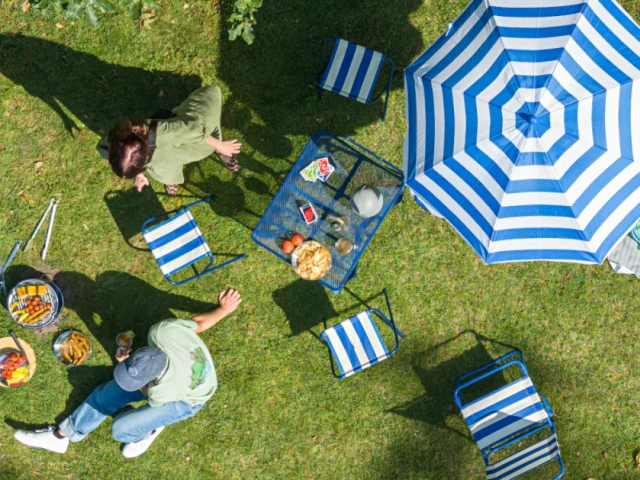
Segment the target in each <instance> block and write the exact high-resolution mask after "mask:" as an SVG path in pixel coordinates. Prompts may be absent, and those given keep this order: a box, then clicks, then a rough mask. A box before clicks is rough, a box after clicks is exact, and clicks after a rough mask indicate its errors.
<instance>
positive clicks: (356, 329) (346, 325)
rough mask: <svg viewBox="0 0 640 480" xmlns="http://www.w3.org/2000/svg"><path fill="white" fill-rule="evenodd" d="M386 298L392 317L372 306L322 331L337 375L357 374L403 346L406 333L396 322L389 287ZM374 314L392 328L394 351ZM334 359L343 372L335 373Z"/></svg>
mask: <svg viewBox="0 0 640 480" xmlns="http://www.w3.org/2000/svg"><path fill="white" fill-rule="evenodd" d="M384 297H385V299H386V301H387V308H388V310H389V318H387V317H386V316H385V315H384V314H383V313H382V312H381V311H380V310H378V309H377V308H371V309H369V310H365V311H363V312H360V313H358V314H357V315H355V316H353V317H351V318H349V319H348V320H345V321H344V322H342V323H339V324H338V325H335V326H333V327H331V328H326V329H325V330H324V331H323V332H322V333H321V334H320V340H321V341H323V342H324V343H325V344H326V345H327V348H328V349H329V361H330V363H331V371H332V372H333V375H334V376H335V377H336V378H346V377H349V376H351V375H353V374H355V373H358V372H359V371H361V370H364V369H365V368H368V367H370V366H371V365H374V364H376V363H378V362H381V361H382V360H385V359H387V358H389V357H391V356H392V355H394V354H395V353H396V352H397V351H398V349H399V348H400V340H399V338H398V337H400V338H404V333H402V332H401V331H400V330H398V328H397V327H396V325H395V322H394V320H393V312H392V311H391V304H390V303H389V296H388V295H387V290H386V289H385V290H384ZM372 313H373V314H375V315H377V316H379V317H380V318H381V319H382V320H383V321H384V322H385V323H386V324H387V325H389V327H391V329H392V330H393V334H394V338H395V341H396V346H395V347H394V349H393V350H391V351H390V350H389V349H388V348H387V346H386V345H385V343H384V340H383V338H382V335H380V331H379V330H378V327H377V326H376V323H375V322H374V320H373V317H372V316H371V314H372ZM334 360H335V363H336V364H337V365H338V370H339V371H340V375H338V374H336V370H335V367H334Z"/></svg>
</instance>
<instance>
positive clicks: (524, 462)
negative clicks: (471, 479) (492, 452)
mask: <svg viewBox="0 0 640 480" xmlns="http://www.w3.org/2000/svg"><path fill="white" fill-rule="evenodd" d="M559 458H560V447H559V446H558V439H557V437H556V435H555V433H554V434H552V435H550V436H549V437H547V438H545V439H544V440H542V441H540V442H538V443H536V444H534V445H532V446H531V447H529V448H527V449H525V450H522V451H520V452H517V453H515V454H513V455H510V456H509V457H507V458H505V459H503V460H501V461H499V462H497V463H496V464H494V465H488V466H487V479H488V480H510V479H512V478H516V477H519V476H520V475H524V474H525V473H527V472H530V471H532V470H535V469H536V468H538V467H540V466H542V465H544V464H545V463H548V462H551V461H553V460H556V459H559Z"/></svg>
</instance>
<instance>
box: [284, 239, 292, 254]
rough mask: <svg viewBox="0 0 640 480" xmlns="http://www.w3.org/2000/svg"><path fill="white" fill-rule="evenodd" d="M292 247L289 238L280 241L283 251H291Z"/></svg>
mask: <svg viewBox="0 0 640 480" xmlns="http://www.w3.org/2000/svg"><path fill="white" fill-rule="evenodd" d="M293 249H294V246H293V243H291V242H290V241H289V240H285V241H284V242H282V250H283V251H284V253H291V252H293Z"/></svg>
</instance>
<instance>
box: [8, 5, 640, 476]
mask: <svg viewBox="0 0 640 480" xmlns="http://www.w3.org/2000/svg"><path fill="white" fill-rule="evenodd" d="M214 3H215V2H214ZM464 4H465V2H464V1H462V0H460V1H450V0H427V1H422V0H395V1H392V2H389V1H382V0H369V1H368V2H365V1H355V0H354V1H350V2H345V1H340V0H324V1H322V2H314V1H310V0H279V1H272V0H268V1H266V2H265V6H264V7H263V8H262V9H261V11H260V13H259V17H258V20H259V22H260V23H259V24H258V26H257V31H256V42H255V44H254V45H252V46H247V45H245V44H244V43H243V42H242V41H236V42H234V43H229V42H228V41H227V38H226V31H225V30H226V26H225V22H224V19H223V18H221V16H220V13H219V12H217V11H216V10H215V9H214V5H213V3H212V2H201V1H196V2H193V3H191V2H189V5H186V4H184V2H183V1H180V2H178V1H175V0H172V1H169V0H165V1H164V2H163V9H162V11H161V12H159V18H158V20H157V21H156V22H155V23H154V24H153V25H152V28H151V29H150V30H145V29H142V30H138V29H137V28H136V26H135V24H134V23H133V22H131V21H130V20H129V19H128V17H127V16H126V14H125V13H124V12H120V13H118V14H117V15H114V16H112V17H111V18H104V19H103V21H102V23H101V25H100V27H99V28H98V29H93V28H91V27H87V26H85V25H83V24H77V23H76V24H72V23H71V22H68V21H65V20H62V19H44V18H42V17H41V16H40V15H39V14H37V13H34V12H30V13H28V14H26V15H25V14H23V13H22V10H21V8H20V6H21V2H18V1H15V0H14V1H8V2H4V3H3V4H2V8H1V9H0V172H2V174H1V175H0V255H1V256H2V257H3V258H4V257H6V255H7V253H8V252H9V250H10V248H11V247H12V246H13V243H14V242H15V241H16V240H18V239H23V240H26V239H27V238H28V236H29V234H30V232H31V230H32V228H33V226H34V225H35V223H36V221H37V219H38V218H39V215H40V213H41V211H42V210H43V209H44V206H45V205H46V203H47V202H48V200H49V198H50V197H51V196H53V195H55V196H58V197H59V198H60V199H61V202H60V207H59V209H58V217H57V222H56V228H55V232H54V236H53V240H52V247H51V249H50V252H49V256H48V257H47V264H46V265H45V264H43V263H42V262H41V261H40V259H39V256H38V252H39V241H37V242H36V247H37V248H33V249H32V250H31V251H30V252H28V253H27V254H22V253H21V254H20V255H19V256H18V257H17V259H16V261H15V263H14V267H12V268H11V269H10V272H9V281H10V282H15V281H18V280H20V279H22V278H29V277H32V276H34V275H37V276H40V275H41V274H42V273H40V272H44V273H46V274H48V275H50V276H52V277H53V278H54V281H55V282H56V283H57V284H59V285H60V287H62V288H63V291H64V293H65V295H66V301H67V307H68V308H67V310H66V312H67V314H68V315H67V317H66V319H65V320H64V322H63V324H62V326H61V328H62V329H67V328H77V329H80V330H82V331H83V332H86V333H87V334H88V335H89V336H90V337H91V339H92V343H93V346H94V353H93V355H92V357H91V358H90V360H89V362H88V363H87V364H86V365H85V366H83V367H79V368H77V369H71V370H68V369H67V368H65V367H64V366H63V365H61V364H60V363H58V362H57V360H55V358H54V356H53V354H52V352H51V346H50V345H51V342H52V339H53V333H49V334H45V335H33V334H31V333H30V332H28V331H26V330H23V329H20V328H19V327H17V326H15V325H13V324H12V322H11V320H10V318H9V316H8V315H7V314H6V313H2V314H0V336H6V335H7V334H8V331H9V330H11V329H14V330H15V331H16V332H17V333H18V334H19V336H20V337H22V338H23V339H25V340H27V341H28V342H29V343H30V344H31V345H32V346H33V347H34V349H35V350H36V353H37V357H38V366H37V371H36V374H35V376H34V378H33V379H32V380H31V382H30V383H29V384H28V385H27V386H25V387H24V388H21V389H18V390H15V391H7V390H1V391H0V405H1V407H0V414H1V416H2V420H3V421H2V422H0V478H67V479H77V478H108V479H115V478H194V479H195V478H203V479H204V478H216V479H217V478H220V479H225V480H226V479H233V478H243V479H246V478H260V479H283V478H287V479H288V478H293V479H298V478H323V479H324V478H331V479H333V478H349V479H351V478H358V479H359V478H363V479H370V478H380V479H386V478H389V479H395V478H428V479H444V480H456V479H460V480H462V479H465V480H466V479H475V478H478V479H480V478H484V473H483V472H484V468H483V462H482V458H481V456H480V453H479V452H478V450H477V448H476V447H475V444H474V443H473V442H471V441H470V440H469V435H468V432H467V430H466V428H465V426H464V424H463V422H462V420H461V418H460V416H459V414H458V412H457V410H456V409H455V408H454V404H453V384H454V381H455V378H456V377H457V376H458V375H460V374H461V373H464V372H465V371H467V370H470V369H472V368H474V367H477V366H479V365H481V364H482V363H483V362H485V361H487V360H488V359H489V358H491V357H495V356H497V355H500V354H502V353H505V352H506V351H508V349H509V347H510V346H516V347H518V348H521V349H522V350H523V351H524V353H525V357H526V359H527V363H528V365H529V368H530V373H531V376H532V377H533V380H534V382H535V383H536V385H537V387H538V389H539V390H540V391H541V392H542V393H544V394H545V395H546V396H547V397H548V399H549V401H550V403H551V405H552V407H553V408H554V410H555V411H556V416H557V429H558V436H559V439H560V443H561V449H562V454H563V458H564V460H565V463H566V467H567V475H566V478H569V479H586V478H588V477H594V478H596V479H598V480H603V479H629V478H640V474H638V471H637V468H636V465H635V461H634V455H635V454H636V453H637V451H638V448H640V438H638V431H639V430H640V419H639V417H638V412H639V407H640V377H639V376H637V372H636V369H635V368H634V366H635V365H634V364H635V362H636V361H637V359H638V358H639V355H638V354H639V352H638V348H637V341H638V338H639V336H640V326H638V323H637V318H638V314H637V312H638V311H639V307H640V302H639V301H638V299H637V298H636V294H637V292H638V288H639V284H638V281H637V280H636V279H635V277H628V276H622V275H615V274H614V273H613V272H612V271H611V269H610V268H609V267H608V266H607V265H603V266H579V265H571V264H547V263H530V264H508V265H497V266H485V265H483V264H482V262H481V261H480V260H479V259H478V258H477V256H476V254H475V253H474V252H473V251H472V250H471V249H470V248H469V247H468V246H467V245H466V244H465V243H464V242H463V241H462V240H461V239H460V238H459V237H458V236H457V235H456V233H455V232H454V231H453V230H452V228H451V227H450V226H449V225H448V224H447V223H445V222H444V221H443V220H440V219H437V218H433V217H430V216H429V215H427V214H426V213H425V212H424V211H422V210H421V209H420V208H419V207H418V206H417V205H416V204H415V203H414V202H413V201H412V200H411V199H410V198H409V195H407V196H406V197H405V200H404V202H403V203H402V204H400V205H399V206H398V207H396V208H395V209H394V210H393V211H392V212H391V214H390V215H389V217H388V218H387V221H386V222H385V224H384V225H383V226H382V228H381V229H380V231H379V233H378V234H377V236H376V237H375V239H374V240H373V242H372V243H371V245H370V247H369V249H368V251H367V252H366V254H365V255H364V257H363V258H362V261H361V263H360V268H359V273H358V277H357V278H356V279H355V280H354V281H353V282H351V283H350V284H349V286H348V290H349V291H347V290H345V291H344V292H343V293H342V294H340V295H337V296H333V295H332V294H331V293H329V292H328V291H327V290H324V289H323V288H322V287H320V286H319V285H317V284H315V283H306V282H304V281H302V280H298V279H297V277H296V276H295V275H294V274H293V273H292V272H291V269H290V268H289V267H288V266H287V265H286V264H284V263H283V262H281V261H280V260H278V259H276V258H275V257H274V256H273V255H271V254H269V253H267V252H265V251H264V250H261V249H260V248H258V247H257V246H256V245H255V244H254V243H253V242H252V241H251V239H250V234H251V229H252V228H253V226H255V224H256V223H257V221H258V219H259V218H260V216H261V214H262V212H263V211H264V210H265V209H266V207H267V205H268V204H269V202H270V200H271V198H272V197H273V195H274V194H275V192H276V191H277V189H278V187H279V185H280V183H281V181H282V180H283V178H284V176H285V175H286V173H287V172H288V170H289V169H290V166H291V164H292V163H293V162H294V161H295V159H296V158H297V154H298V153H299V152H300V151H301V149H302V147H303V146H304V144H305V143H306V141H307V139H308V138H309V136H310V135H311V134H312V133H313V132H314V130H316V129H318V128H323V129H326V130H328V131H330V132H333V133H335V134H338V135H349V136H351V137H353V138H354V139H356V140H357V141H359V142H361V143H362V144H364V145H365V146H367V147H369V148H371V149H373V150H375V151H376V152H377V153H379V154H380V155H382V156H384V157H385V158H387V159H389V160H390V161H391V162H393V163H394V164H396V165H399V166H400V165H401V164H402V140H403V137H404V133H405V117H404V112H405V99H404V93H403V81H402V77H401V76H398V78H396V80H395V81H394V89H393V92H392V94H391V100H390V105H389V113H388V121H387V122H386V123H382V122H380V121H379V120H378V114H379V109H378V108H377V107H375V106H373V107H372V106H366V105H361V104H358V103H356V102H353V101H349V100H347V99H344V98H342V97H339V96H337V95H325V99H324V100H323V101H322V102H318V101H317V100H316V95H315V91H314V90H313V88H312V86H311V85H310V84H311V82H312V79H313V77H314V75H315V74H316V73H317V70H318V69H319V67H320V65H319V64H320V50H321V40H322V38H323V37H324V36H327V35H338V36H342V37H344V38H347V39H349V40H352V41H355V42H357V43H360V44H364V45H367V46H369V47H371V48H374V49H377V50H380V51H383V52H385V53H387V54H388V55H389V56H390V57H391V58H392V59H393V60H394V61H395V63H396V65H397V66H399V67H405V66H407V65H408V64H409V63H410V62H411V61H412V59H414V58H415V57H416V56H417V55H418V54H419V53H420V52H421V51H423V50H424V49H425V48H426V46H427V45H429V44H430V43H431V42H432V41H433V40H434V39H435V38H436V37H437V36H438V35H439V34H440V33H441V32H443V31H444V30H445V29H446V24H447V23H448V22H450V21H451V20H452V19H453V18H455V16H456V15H457V14H458V13H459V12H460V11H461V9H462V8H463V7H464ZM625 4H626V6H627V8H628V9H629V11H630V12H631V13H632V14H633V15H634V16H635V17H636V18H640V2H637V1H636V2H632V1H627V2H625ZM57 22H60V23H61V24H63V25H64V28H58V27H56V25H55V24H56V23H57ZM201 84H218V85H220V86H221V88H222V89H223V92H224V97H225V106H224V109H223V131H224V133H225V135H226V136H227V137H237V138H239V139H240V140H241V142H242V143H243V155H242V156H241V158H240V161H241V165H242V167H243V169H242V170H241V172H240V173H239V174H238V175H235V176H234V175H232V174H231V173H229V172H227V171H226V170H224V169H223V168H222V167H221V166H220V165H219V164H218V163H217V162H214V161H211V160H205V161H203V162H201V163H200V164H199V165H197V166H196V167H194V168H190V169H189V170H188V185H187V188H188V189H189V191H186V190H183V191H182V193H183V194H184V196H182V197H179V198H167V197H166V196H165V195H164V194H163V190H162V186H161V185H159V184H157V183H156V184H153V191H151V190H148V191H147V192H145V193H144V194H140V195H139V194H137V193H136V192H133V191H132V190H131V188H132V187H131V184H130V183H129V182H124V181H121V180H118V179H117V178H116V177H115V176H114V175H113V174H112V173H111V171H110V169H109V167H108V165H107V164H106V162H104V161H103V160H101V159H100V157H99V156H98V155H97V153H96V151H95V145H96V143H97V141H98V139H99V137H100V136H101V134H102V133H103V132H105V131H106V130H108V128H109V127H110V126H111V124H112V123H113V121H114V120H115V119H117V118H118V117H120V116H123V115H126V114H131V113H142V114H150V113H152V112H153V111H154V110H155V109H156V108H157V107H172V106H174V105H175V104H176V103H178V102H179V101H181V100H182V99H183V98H184V97H185V96H186V95H187V94H188V93H189V92H190V91H191V90H193V89H194V88H196V87H197V86H200V85H201ZM154 192H155V193H154ZM208 193H214V194H215V195H216V199H215V201H214V202H213V205H212V208H211V209H210V208H208V207H200V208H199V209H198V210H197V212H196V215H197V217H198V219H199V222H200V224H201V225H202V226H203V228H204V230H205V234H206V235H207V236H208V237H209V239H210V243H211V245H212V247H213V250H214V251H215V252H217V253H220V254H223V255H222V256H221V258H224V254H225V253H226V254H229V253H236V252H244V253H247V254H248V255H249V258H248V259H246V260H244V261H242V262H240V263H237V264H235V265H233V266H231V267H229V268H226V269H224V270H222V271H220V272H218V273H216V274H214V275H210V276H207V277H205V278H203V279H201V280H199V281H197V282H194V283H192V284H190V285H188V286H183V287H177V288H174V287H170V286H169V284H168V283H167V282H166V281H165V280H164V279H163V278H162V276H161V274H160V272H159V269H158V267H157V265H156V264H155V261H154V260H153V258H152V256H151V255H150V254H149V253H148V252H146V251H144V246H145V245H144V242H143V241H141V237H140V235H139V226H140V224H141V222H142V220H143V219H145V218H146V217H148V216H151V215H153V214H156V213H158V212H161V211H163V209H164V210H170V209H172V208H175V207H176V206H178V205H180V204H182V203H187V202H188V201H190V200H191V199H192V198H193V196H194V195H203V194H208ZM41 235H42V234H41ZM225 287H234V288H237V289H239V290H240V291H241V293H242V295H243V298H244V302H243V303H242V305H241V307H240V309H239V310H238V311H237V313H236V314H234V315H233V316H232V317H231V318H229V319H226V320H225V321H224V322H223V323H221V324H219V325H217V326H216V327H214V328H213V329H212V330H210V331H208V332H206V334H205V335H204V338H205V341H206V343H207V344H208V345H209V346H210V349H211V351H212V354H213V357H214V359H215V361H216V367H217V371H218V378H219V382H220V388H219V390H218V393H217V394H216V395H215V396H214V397H213V399H212V400H211V401H210V402H209V404H208V405H207V407H206V408H205V409H204V410H202V411H201V412H200V413H199V414H198V415H197V416H196V417H195V418H194V419H191V420H188V421H186V422H183V423H180V424H179V425H175V426H172V427H170V428H168V429H167V430H166V431H165V433H163V434H162V435H161V436H160V437H159V438H158V440H157V442H156V443H155V444H154V445H153V446H152V448H151V449H150V450H149V451H148V452H147V454H145V455H144V456H143V457H141V458H139V459H137V460H134V461H129V462H126V461H124V459H123V458H122V456H121V454H120V451H119V445H118V444H117V443H116V442H115V441H113V440H112V439H111V437H110V433H109V424H110V421H108V422H107V423H106V424H105V425H103V426H102V427H101V428H99V429H98V430H97V431H95V432H94V433H93V434H92V435H91V436H90V437H89V438H88V439H87V440H86V441H84V442H82V443H79V444H74V445H72V446H71V447H70V449H69V452H68V453H67V454H66V455H65V456H56V455H55V454H51V453H48V452H44V451H37V450H28V449H26V448H23V447H22V446H19V445H18V444H17V442H15V441H14V440H13V438H12V436H11V434H12V431H13V428H16V427H20V426H24V425H28V426H30V425H43V424H51V423H53V422H55V421H56V420H57V419H60V417H61V415H62V414H64V413H67V414H68V413H69V412H71V411H72V410H73V409H74V408H75V407H76V406H77V405H78V404H79V402H80V401H81V400H82V399H83V398H84V397H85V396H86V395H87V394H88V393H89V392H90V391H91V389H92V388H93V387H95V386H97V385H98V384H99V383H101V382H103V381H105V380H106V379H108V378H109V376H110V375H111V371H112V369H113V362H114V360H113V357H112V354H113V353H114V351H115V340H114V338H115V335H116V333H117V332H118V331H120V330H122V329H128V328H131V329H133V330H134V331H135V332H136V334H137V338H136V345H137V346H141V345H142V344H144V342H145V338H146V332H147V331H148V329H149V327H150V326H151V325H152V324H153V323H155V322H157V321H159V320H162V319H164V318H167V317H171V316H184V315H190V314H193V313H198V312H202V311H204V310H206V309H209V308H211V307H212V305H213V304H214V303H215V300H216V298H217V292H218V291H219V290H221V289H223V288H225ZM384 287H387V288H388V289H389V293H390V296H391V299H392V302H393V305H394V307H395V314H396V318H397V322H398V324H399V326H400V328H402V329H403V330H404V331H405V333H406V334H407V339H406V341H405V342H404V343H403V346H402V348H401V350H400V352H399V353H398V355H396V356H395V357H394V358H392V359H390V360H389V361H387V362H384V363H382V364H381V365H378V366H376V367H374V368H372V369H370V370H368V371H366V372H363V373H361V374H359V375H357V376H355V377H352V378H350V379H348V380H345V381H338V380H335V379H334V378H333V377H332V376H331V374H330V371H329V368H328V361H327V355H326V353H327V352H326V349H325V348H324V347H323V346H322V345H321V344H320V343H318V341H317V340H316V338H315V337H314V336H313V334H312V333H310V331H311V332H315V333H316V334H317V333H318V332H319V331H320V328H321V324H322V320H323V319H327V320H329V321H330V322H337V321H338V320H340V319H343V318H346V317H347V316H348V314H350V313H355V312H357V311H358V309H359V308H362V307H361V305H360V304H359V301H360V300H365V301H368V303H369V304H370V305H372V306H377V307H382V306H383V300H382V298H381V297H380V296H378V294H379V293H380V292H381V291H382V289H383V288H384ZM374 297H375V298H374ZM359 299H360V300H359ZM471 331H475V332H477V335H476V334H474V333H472V332H471ZM534 478H548V477H545V476H543V475H540V476H539V477H536V476H535V475H534Z"/></svg>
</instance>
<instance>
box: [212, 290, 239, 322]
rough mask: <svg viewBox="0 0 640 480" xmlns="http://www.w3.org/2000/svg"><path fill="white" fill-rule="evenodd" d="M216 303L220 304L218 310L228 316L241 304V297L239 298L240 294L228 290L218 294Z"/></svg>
mask: <svg viewBox="0 0 640 480" xmlns="http://www.w3.org/2000/svg"><path fill="white" fill-rule="evenodd" d="M218 302H220V310H222V311H223V313H224V314H225V315H229V314H230V313H232V312H234V311H235V310H236V308H238V305H240V303H241V302H242V297H241V296H240V292H238V291H237V290H234V289H233V288H229V289H228V290H223V291H222V292H220V295H218Z"/></svg>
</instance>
